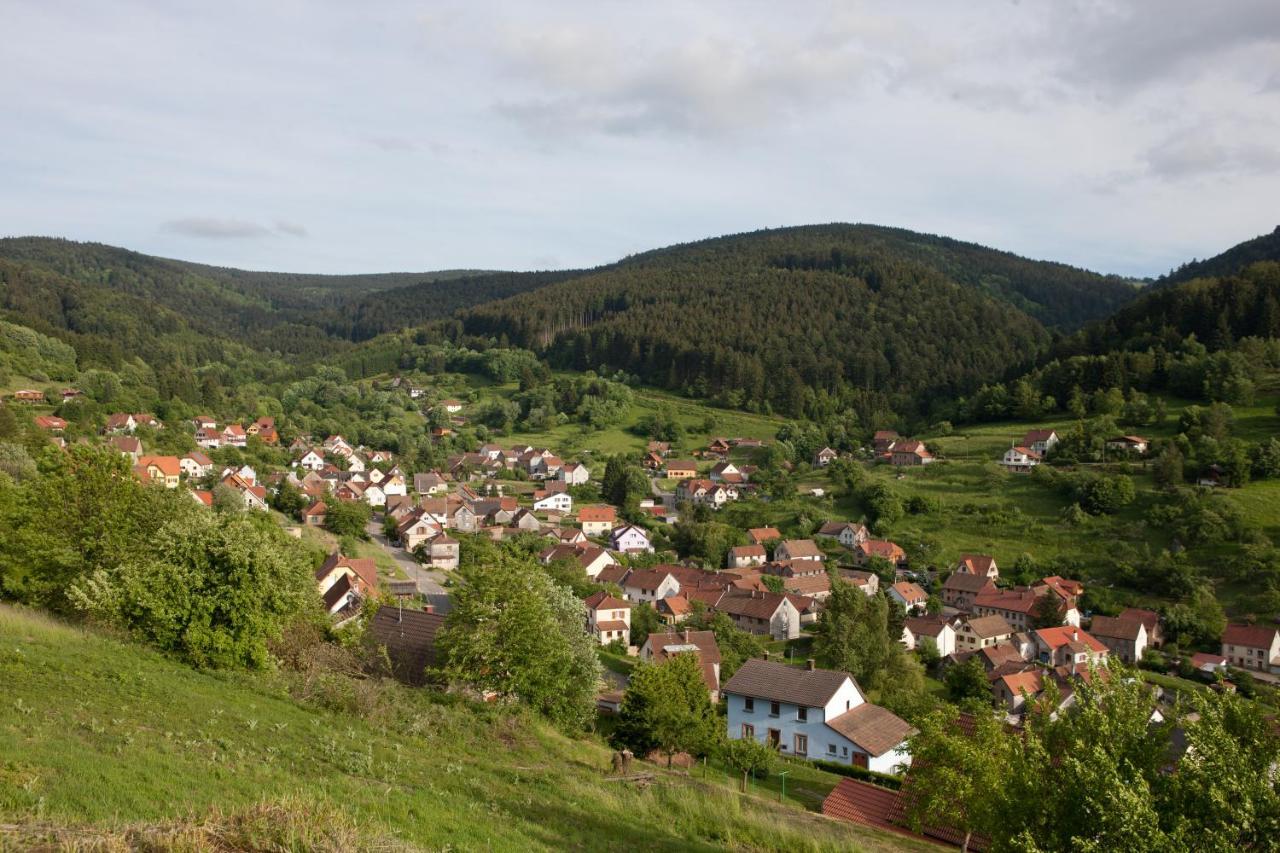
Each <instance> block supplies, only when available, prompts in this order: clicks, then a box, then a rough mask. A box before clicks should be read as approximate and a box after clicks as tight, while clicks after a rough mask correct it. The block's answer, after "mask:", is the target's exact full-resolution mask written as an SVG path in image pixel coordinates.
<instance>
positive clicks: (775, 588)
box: [760, 575, 786, 595]
mask: <svg viewBox="0 0 1280 853" xmlns="http://www.w3.org/2000/svg"><path fill="white" fill-rule="evenodd" d="M760 582H761V583H763V584H764V585H765V588H766V589H768V590H769V592H774V593H777V594H779V595H781V594H782V593H783V592H784V591H785V590H786V583H785V582H784V581H783V580H782V578H781V577H779V576H778V575H761V576H760Z"/></svg>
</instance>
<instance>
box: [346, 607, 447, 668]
mask: <svg viewBox="0 0 1280 853" xmlns="http://www.w3.org/2000/svg"><path fill="white" fill-rule="evenodd" d="M442 627H444V617H443V616H441V615H440V614H438V613H426V612H424V611H422V610H410V609H408V608H405V609H403V610H402V609H401V608H399V607H396V606H392V605H385V606H383V607H380V608H379V609H378V612H377V613H376V614H374V617H373V619H371V620H370V621H369V627H368V628H367V629H366V631H365V635H366V636H367V637H368V638H369V639H370V640H372V641H373V642H374V643H376V644H377V645H380V646H385V647H386V649H387V657H388V658H390V659H391V669H392V672H393V673H394V674H395V677H396V678H397V679H399V680H400V681H404V682H407V683H409V684H421V683H422V682H423V681H425V680H426V675H425V673H424V670H425V669H426V667H427V666H428V664H430V663H432V662H434V660H435V652H436V634H437V633H438V632H439V630H440V629H441V628H442Z"/></svg>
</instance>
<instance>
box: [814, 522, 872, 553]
mask: <svg viewBox="0 0 1280 853" xmlns="http://www.w3.org/2000/svg"><path fill="white" fill-rule="evenodd" d="M813 535H814V536H815V537H819V538H822V539H835V540H836V541H838V542H839V543H840V544H841V545H843V546H844V547H846V548H849V549H853V548H854V547H856V546H857V545H858V543H859V542H866V541H867V539H868V538H870V536H871V534H870V533H868V532H867V528H866V525H863V524H854V523H853V522H852V521H828V522H825V523H824V524H823V525H822V527H820V528H818V532H817V533H815V534H813Z"/></svg>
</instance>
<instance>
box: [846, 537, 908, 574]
mask: <svg viewBox="0 0 1280 853" xmlns="http://www.w3.org/2000/svg"><path fill="white" fill-rule="evenodd" d="M872 557H883V558H884V559H886V560H888V561H889V562H890V563H893V565H894V567H895V568H899V569H903V568H906V566H907V552H906V551H903V550H902V548H900V547H899V546H898V544H897V543H896V542H889V541H887V540H885V539H867V540H865V541H863V542H859V543H858V545H857V547H856V548H854V549H853V560H854V562H855V563H857V564H858V565H860V566H865V565H866V564H867V562H868V561H869V560H870V559H871V558H872Z"/></svg>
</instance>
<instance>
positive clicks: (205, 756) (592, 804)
mask: <svg viewBox="0 0 1280 853" xmlns="http://www.w3.org/2000/svg"><path fill="white" fill-rule="evenodd" d="M0 648H3V650H4V652H3V654H0V681H2V682H3V683H4V685H5V696H4V699H3V701H2V702H0V847H15V848H21V849H26V848H29V847H31V846H35V845H36V843H37V841H40V840H48V839H50V838H53V839H55V840H57V841H58V842H59V843H60V844H62V845H64V846H66V845H69V844H72V843H73V842H74V844H75V845H78V846H77V848H76V849H86V848H87V847H90V846H92V844H93V842H97V841H103V840H104V839H105V840H109V841H113V842H114V843H116V844H117V845H120V842H121V839H123V838H125V837H126V836H125V834H124V833H125V832H126V831H131V832H133V833H134V834H133V835H132V836H129V837H131V838H133V839H134V842H135V844H136V843H137V842H138V841H139V839H145V838H152V843H153V844H154V843H155V842H154V838H153V836H154V834H155V833H162V832H165V833H171V834H169V835H165V836H163V837H164V838H166V839H167V842H166V843H164V844H157V845H155V846H163V847H166V848H167V847H168V846H169V845H170V844H173V843H174V839H175V837H176V836H174V835H173V834H172V831H173V827H174V826H175V825H176V826H177V827H178V828H179V829H182V830H185V831H187V832H188V833H190V832H193V831H195V830H194V829H193V828H198V827H201V826H213V827H214V829H213V830H210V831H215V830H216V832H215V835H216V836H217V837H218V838H220V839H221V841H220V843H219V846H217V847H216V849H228V846H227V845H228V844H229V843H230V846H231V847H235V848H242V847H247V846H250V844H251V843H252V844H253V845H257V849H299V850H300V849H315V848H320V849H330V850H349V849H423V848H425V849H445V848H448V849H468V850H469V849H497V850H508V849H523V850H529V849H539V850H565V849H579V850H588V849H589V850H599V849H616V850H673V851H674V850H718V849H724V848H731V849H741V850H786V851H792V850H858V849H861V850H868V851H889V850H924V849H933V848H930V847H928V846H927V845H924V844H917V843H915V842H912V841H910V840H909V839H904V838H901V837H898V836H895V835H891V834H883V833H877V832H874V831H871V830H866V829H864V828H861V827H855V826H851V825H849V824H839V823H835V822H832V821H828V820H827V819H825V818H822V817H821V816H819V815H815V814H813V813H812V812H810V811H806V810H804V809H802V808H798V807H795V806H794V805H791V803H794V802H795V801H796V800H795V799H794V798H793V797H792V796H791V791H790V790H789V791H788V801H789V803H787V804H778V803H777V802H776V796H775V795H773V794H772V793H770V792H769V791H768V790H767V789H766V791H764V792H763V794H762V795H761V796H753V795H748V796H743V795H740V794H739V793H737V791H736V788H735V785H734V784H733V783H732V782H730V781H729V780H726V779H725V778H724V777H723V775H721V774H717V773H710V774H709V775H708V777H707V778H706V779H703V778H701V775H700V773H699V772H698V771H694V773H692V774H687V773H685V772H683V771H671V772H668V771H665V770H663V769H662V768H659V767H656V766H653V765H647V764H642V765H641V770H642V771H643V772H644V773H645V774H647V775H648V776H650V777H651V778H650V779H648V780H647V781H645V782H644V783H642V784H636V783H632V782H626V781H611V778H610V776H609V755H610V754H609V751H608V749H607V748H606V747H605V746H604V745H603V744H602V743H601V742H599V741H598V740H596V739H594V738H586V739H572V738H568V737H565V736H564V735H562V734H560V733H558V732H556V731H553V730H551V729H550V728H548V727H547V726H546V725H545V724H543V723H541V722H539V721H537V720H535V719H533V718H531V717H529V716H526V715H523V714H519V713H516V712H514V711H511V710H509V709H506V708H504V707H499V706H492V705H489V706H480V705H473V704H470V703H467V702H464V701H462V700H460V699H456V698H454V697H448V696H442V695H439V694H432V693H430V692H427V691H422V690H410V689H407V688H403V687H400V686H399V685H394V684H389V683H383V682H369V681H353V680H349V679H347V678H345V677H340V676H336V675H330V676H327V677H326V678H324V679H321V680H316V681H313V682H311V683H310V684H309V686H308V684H307V683H305V681H304V680H303V679H301V678H300V677H298V676H290V675H289V674H288V673H284V672H282V673H262V674H252V673H234V672H199V671H195V670H191V669H188V668H186V667H185V666H181V665H179V664H177V663H174V662H172V661H169V660H167V659H166V658H164V657H163V656H161V655H159V654H156V653H154V652H151V651H147V650H144V649H140V648H138V647H136V646H133V645H130V644H126V643H123V642H120V641H117V640H114V639H111V638H108V637H105V636H102V635H99V634H95V633H92V632H89V631H85V630H82V629H78V628H73V627H68V626H66V625H63V624H60V623H57V622H55V621H53V620H50V619H48V618H45V617H43V616H40V615H36V614H33V613H31V612H29V611H22V610H16V609H13V608H10V607H7V606H0ZM818 774H819V771H812V770H811V771H807V772H806V773H805V774H797V779H799V777H800V776H801V775H803V776H804V779H803V782H802V784H800V785H799V787H800V788H801V789H802V790H801V792H800V793H801V797H802V801H803V802H804V804H805V805H807V806H810V807H811V806H812V805H813V803H814V800H815V799H816V798H818V797H819V795H820V794H822V793H823V791H822V788H823V787H824V786H827V785H830V784H834V779H835V777H832V776H830V775H829V774H820V775H818ZM228 825H230V826H232V827H233V828H232V829H228V828H227V826H228ZM149 833H150V834H149ZM237 833H238V834H237ZM228 838H232V839H235V841H234V842H228ZM104 843H105V842H104ZM121 846H122V845H121ZM112 849H115V848H114V847H113V848H112ZM205 849H209V848H205Z"/></svg>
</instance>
